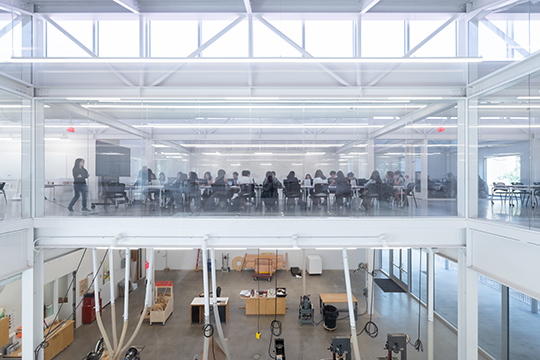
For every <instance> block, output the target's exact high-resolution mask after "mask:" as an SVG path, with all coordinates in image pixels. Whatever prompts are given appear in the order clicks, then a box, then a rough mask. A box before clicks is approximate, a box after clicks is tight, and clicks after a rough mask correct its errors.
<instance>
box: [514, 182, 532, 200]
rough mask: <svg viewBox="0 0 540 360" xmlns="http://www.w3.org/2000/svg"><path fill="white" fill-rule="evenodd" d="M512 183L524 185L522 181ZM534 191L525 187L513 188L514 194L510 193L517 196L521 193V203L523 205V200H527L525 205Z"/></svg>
mask: <svg viewBox="0 0 540 360" xmlns="http://www.w3.org/2000/svg"><path fill="white" fill-rule="evenodd" d="M511 184H512V185H523V183H522V182H513V183H511ZM531 194H532V192H531V191H528V190H525V189H513V190H512V194H510V195H515V196H516V197H517V195H519V198H520V200H521V205H523V202H524V201H525V200H527V202H526V203H525V205H527V204H528V203H529V197H530V196H531Z"/></svg>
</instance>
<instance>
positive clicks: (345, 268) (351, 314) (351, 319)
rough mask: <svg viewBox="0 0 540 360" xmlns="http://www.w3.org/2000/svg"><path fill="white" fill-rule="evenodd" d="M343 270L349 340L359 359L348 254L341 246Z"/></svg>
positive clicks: (356, 357)
mask: <svg viewBox="0 0 540 360" xmlns="http://www.w3.org/2000/svg"><path fill="white" fill-rule="evenodd" d="M342 251H343V271H344V273H345V286H346V288H347V304H348V307H349V322H350V324H351V342H352V345H353V353H354V358H355V360H360V350H359V349H358V337H357V336H356V322H355V312H354V306H353V300H352V289H351V275H350V274H349V256H348V255H347V249H346V248H343V250H342Z"/></svg>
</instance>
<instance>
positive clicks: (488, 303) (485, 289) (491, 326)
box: [478, 275, 501, 359]
mask: <svg viewBox="0 0 540 360" xmlns="http://www.w3.org/2000/svg"><path fill="white" fill-rule="evenodd" d="M478 345H479V346H480V347H481V348H483V349H484V350H485V351H487V352H488V353H489V354H490V355H491V356H493V357H494V358H495V359H501V284H500V283H498V282H497V281H494V280H491V279H490V278H487V277H485V276H483V275H478Z"/></svg>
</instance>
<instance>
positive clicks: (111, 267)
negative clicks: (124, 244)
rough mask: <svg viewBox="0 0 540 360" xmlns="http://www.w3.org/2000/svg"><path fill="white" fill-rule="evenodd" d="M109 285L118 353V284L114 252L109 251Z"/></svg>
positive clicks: (115, 346) (113, 328) (113, 330)
mask: <svg viewBox="0 0 540 360" xmlns="http://www.w3.org/2000/svg"><path fill="white" fill-rule="evenodd" d="M109 285H110V292H111V322H112V338H113V347H114V351H115V352H116V351H118V333H117V331H116V304H115V302H116V296H115V289H116V283H115V281H114V252H113V250H112V248H111V249H109Z"/></svg>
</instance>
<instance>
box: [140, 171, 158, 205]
mask: <svg viewBox="0 0 540 360" xmlns="http://www.w3.org/2000/svg"><path fill="white" fill-rule="evenodd" d="M153 180H157V178H156V174H154V173H153V172H152V170H151V169H148V183H147V185H152V181H153ZM156 193H157V196H159V190H148V188H147V189H146V197H147V198H148V201H150V203H152V204H153V203H154V202H155V201H156ZM144 203H145V201H144V200H143V204H144Z"/></svg>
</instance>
